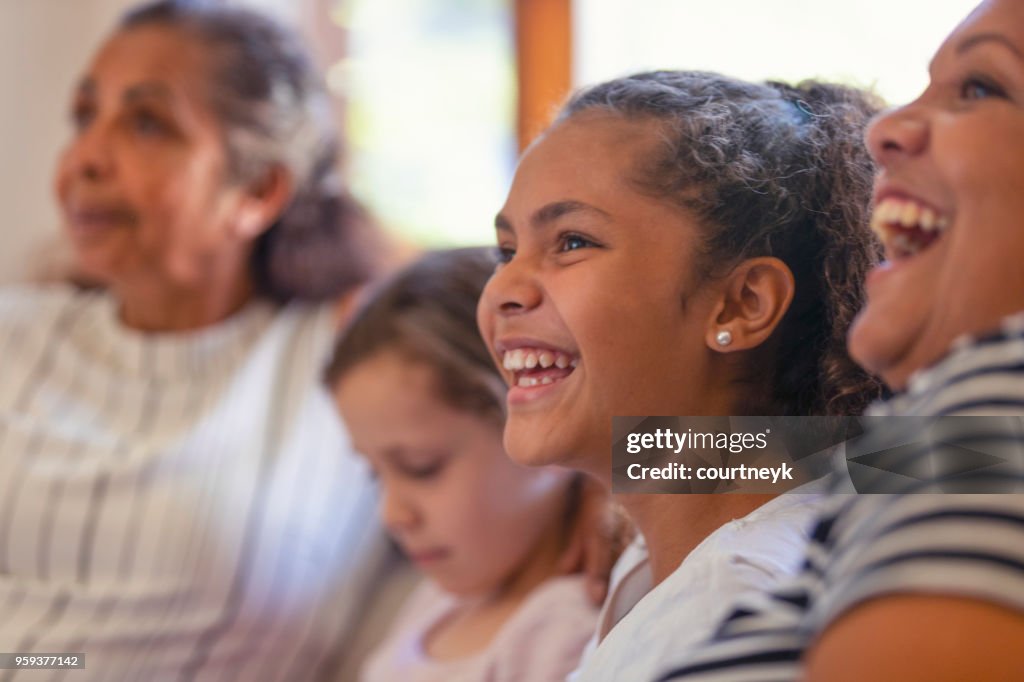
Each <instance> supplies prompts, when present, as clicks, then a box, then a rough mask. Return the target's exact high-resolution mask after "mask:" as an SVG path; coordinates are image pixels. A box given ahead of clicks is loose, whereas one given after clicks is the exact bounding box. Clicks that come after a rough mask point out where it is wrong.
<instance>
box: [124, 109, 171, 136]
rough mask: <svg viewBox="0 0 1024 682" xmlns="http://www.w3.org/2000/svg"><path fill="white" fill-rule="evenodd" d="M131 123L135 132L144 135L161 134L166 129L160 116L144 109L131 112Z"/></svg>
mask: <svg viewBox="0 0 1024 682" xmlns="http://www.w3.org/2000/svg"><path fill="white" fill-rule="evenodd" d="M131 125H132V128H133V129H134V130H135V132H137V133H139V134H140V135H145V136H153V135H162V134H163V133H165V132H167V130H168V126H167V124H166V123H164V122H163V120H162V119H160V117H158V116H156V115H155V114H153V113H152V112H150V111H146V110H144V109H141V110H139V111H136V112H135V113H133V114H132V118H131Z"/></svg>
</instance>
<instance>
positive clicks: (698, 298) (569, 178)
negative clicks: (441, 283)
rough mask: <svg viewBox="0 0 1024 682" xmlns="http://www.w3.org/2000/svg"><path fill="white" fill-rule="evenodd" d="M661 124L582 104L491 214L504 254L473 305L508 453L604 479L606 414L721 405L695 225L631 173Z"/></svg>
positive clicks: (692, 410) (725, 409)
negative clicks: (497, 373) (502, 401)
mask: <svg viewBox="0 0 1024 682" xmlns="http://www.w3.org/2000/svg"><path fill="white" fill-rule="evenodd" d="M658 132H659V131H658V128H657V125H656V124H654V123H638V122H635V121H634V122H629V121H626V120H624V119H621V118H618V117H613V116H611V115H605V114H599V113H583V114H577V115H575V116H573V117H572V118H570V119H569V120H567V121H564V122H562V123H559V124H557V125H556V126H555V127H553V128H552V129H551V130H549V131H548V132H547V133H546V134H545V135H544V137H543V138H541V139H540V141H538V142H537V143H535V144H534V145H533V146H532V147H531V148H530V149H529V151H528V152H527V153H526V155H525V156H524V157H523V159H522V161H521V162H520V165H519V168H518V169H517V171H516V176H515V180H514V181H513V184H512V188H511V191H510V192H509V196H508V199H507V201H506V203H505V206H504V207H503V208H502V210H501V213H500V215H499V216H498V219H497V221H496V224H497V233H498V235H497V236H498V244H499V247H500V250H501V252H502V254H503V260H504V263H503V264H501V265H499V267H498V270H497V272H496V273H495V275H494V276H493V277H492V279H491V280H490V282H489V283H488V285H487V287H486V289H485V290H484V294H483V297H482V298H481V301H480V307H479V311H478V318H479V322H480V327H481V331H482V333H483V336H484V339H485V341H486V342H487V344H488V346H489V347H490V348H491V351H492V354H493V355H494V357H495V360H496V362H497V363H498V365H499V366H503V367H504V374H505V377H506V380H507V381H508V383H509V384H510V386H511V388H510V390H509V393H508V421H507V424H506V428H505V445H506V448H507V450H508V452H509V454H510V455H511V456H512V457H513V458H514V459H516V461H519V462H522V463H525V464H531V465H537V464H550V463H560V464H566V465H569V466H572V467H574V468H577V469H580V470H582V471H586V472H588V473H591V474H594V475H596V476H598V477H599V478H601V479H602V480H606V481H608V480H610V476H611V473H610V466H611V452H610V450H611V448H610V437H611V417H612V416H613V415H646V414H662V415H664V414H681V415H686V414H719V413H720V414H728V413H729V407H730V403H729V401H728V400H727V399H726V398H725V397H724V394H723V393H722V391H723V390H724V389H723V388H722V386H723V384H725V383H727V382H724V381H723V380H722V379H723V377H722V375H721V374H719V375H718V376H716V372H717V371H719V370H720V369H721V368H720V367H718V366H717V365H716V364H715V361H714V359H713V356H715V355H717V354H716V353H714V352H712V351H711V350H709V348H708V345H707V340H708V338H709V336H713V333H714V332H713V331H711V332H709V329H711V327H712V325H711V321H712V320H711V318H712V317H713V314H712V310H713V305H714V303H713V301H714V291H713V287H711V286H703V285H700V284H698V281H699V277H698V276H697V275H696V274H695V272H694V268H693V264H694V257H695V248H696V244H697V230H696V226H695V224H694V222H693V221H692V220H691V219H689V218H688V216H686V215H685V214H684V213H683V211H682V210H681V209H679V208H677V207H675V206H673V205H671V204H670V203H669V202H667V201H659V200H656V199H653V198H650V197H648V196H646V195H644V194H641V193H640V192H639V191H637V190H636V189H635V188H634V186H633V185H632V183H631V177H632V174H633V173H634V172H635V170H636V164H637V163H638V162H640V161H641V159H643V158H645V155H646V154H650V153H652V151H653V150H654V148H655V146H656V145H657V144H658V143H659V136H658ZM545 365H547V367H545Z"/></svg>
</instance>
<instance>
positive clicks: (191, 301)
mask: <svg viewBox="0 0 1024 682" xmlns="http://www.w3.org/2000/svg"><path fill="white" fill-rule="evenodd" d="M246 267H247V266H246V264H245V263H240V264H236V266H235V267H219V268H213V269H212V271H211V272H210V274H209V276H207V277H204V278H200V279H199V280H198V281H192V282H188V283H186V284H182V283H178V282H170V281H167V278H157V277H154V278H149V279H147V280H146V281H141V282H140V281H132V282H130V283H120V282H116V283H114V284H112V285H111V287H110V291H111V293H112V294H113V295H114V297H115V298H116V299H117V301H118V303H119V304H120V317H121V321H122V322H123V323H124V324H125V326H127V327H130V328H132V329H138V330H140V331H146V332H180V331H189V330H194V329H201V328H203V327H208V326H211V325H214V324H217V323H218V322H221V321H223V320H225V319H227V318H228V317H230V316H231V315H233V314H234V313H236V312H238V311H239V310H240V309H241V308H242V307H244V306H245V304H246V303H248V302H249V301H250V300H252V298H253V284H252V280H251V279H250V278H249V276H248V275H247V274H246Z"/></svg>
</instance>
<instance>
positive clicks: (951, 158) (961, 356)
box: [663, 0, 1024, 682]
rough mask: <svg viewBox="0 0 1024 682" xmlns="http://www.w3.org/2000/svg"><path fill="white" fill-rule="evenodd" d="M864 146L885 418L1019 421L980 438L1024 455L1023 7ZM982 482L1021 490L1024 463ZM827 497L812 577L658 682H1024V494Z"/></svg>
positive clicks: (951, 48) (998, 18) (874, 337)
mask: <svg viewBox="0 0 1024 682" xmlns="http://www.w3.org/2000/svg"><path fill="white" fill-rule="evenodd" d="M867 141H868V145H869V147H870V149H871V153H872V154H873V155H874V157H875V159H876V160H877V161H878V163H879V165H880V166H881V172H880V174H879V176H878V180H877V182H876V187H875V195H874V209H875V218H874V224H875V226H876V228H877V229H878V230H879V231H880V233H881V234H882V235H883V238H884V240H885V243H886V253H887V257H888V259H889V262H888V263H887V264H886V265H885V266H883V267H879V268H878V269H877V270H875V271H874V272H873V273H872V274H871V276H870V278H869V281H868V289H867V291H868V303H867V306H866V307H865V309H864V310H863V312H862V313H861V314H860V316H859V317H858V320H857V323H856V325H855V326H854V328H853V330H852V333H851V336H850V350H851V352H852V353H853V355H854V356H855V357H856V358H857V360H858V361H859V362H860V363H861V364H862V365H863V366H865V367H867V368H870V369H871V370H873V371H875V372H878V373H879V374H880V375H881V376H882V377H883V378H884V379H885V381H886V382H887V383H888V384H889V385H890V386H892V388H893V389H896V390H898V391H900V392H901V395H898V396H897V397H896V398H895V399H893V400H891V401H889V402H887V403H884V404H881V405H879V406H878V407H877V408H876V410H875V411H876V413H878V414H885V415H897V416H898V415H918V416H926V417H928V416H937V417H941V416H944V415H975V416H1005V417H1013V418H1012V419H992V420H985V421H984V422H983V423H982V426H983V429H984V430H983V431H981V433H980V435H981V436H982V437H983V438H985V439H986V441H985V442H987V443H991V442H1002V443H1004V444H1006V445H1007V446H1008V447H1009V448H1016V452H1017V453H1020V452H1022V451H1024V437H1022V435H1021V429H1020V416H1021V415H1024V380H1022V375H1021V372H1022V368H1024V268H1022V267H1021V262H1022V261H1024V229H1021V216H1024V192H1022V188H1024V5H1022V4H1021V3H1020V2H1018V1H1017V0H990V1H989V2H985V3H983V4H982V5H980V6H979V7H978V8H977V9H976V10H975V11H974V12H973V13H972V14H971V15H970V16H969V17H968V18H967V19H966V20H965V21H964V22H963V23H962V24H961V25H960V26H959V27H958V28H957V29H956V30H955V31H954V32H953V33H952V35H950V36H949V38H948V39H947V40H946V41H945V43H943V45H942V46H941V47H940V48H939V51H938V53H937V54H936V55H935V58H934V60H933V61H932V67H931V84H930V85H929V86H928V88H927V89H926V90H925V92H924V93H923V94H922V95H921V96H920V97H919V98H918V99H917V100H915V101H914V102H912V103H911V104H908V105H907V106H904V107H902V108H899V109H896V110H894V111H892V112H889V113H888V114H886V115H884V116H882V117H881V118H879V119H878V120H877V121H876V122H875V123H874V125H873V126H872V127H871V129H870V131H869V134H868V137H867ZM897 215H898V216H899V220H897V219H896V218H895V216H897ZM996 439H998V440H996ZM940 445H941V441H940ZM934 451H937V449H936V450H934ZM929 452H930V451H928V450H926V451H925V454H929ZM976 476H977V478H978V480H987V481H988V482H989V483H990V484H992V485H993V486H995V485H998V486H999V489H1002V490H1013V491H1016V492H1018V493H1024V475H1022V474H1021V471H1020V470H1019V469H1017V470H1016V471H1011V472H1006V473H1004V474H1002V475H1000V476H996V475H992V474H988V475H986V474H985V472H984V471H982V472H980V473H978V474H976ZM834 506H835V508H834V509H832V510H831V511H829V512H828V513H827V514H826V515H825V516H824V517H823V518H822V519H821V522H820V524H819V525H818V527H817V531H816V532H815V533H814V543H813V545H812V546H811V547H810V549H809V552H808V557H807V567H806V570H805V571H804V572H803V574H802V575H801V576H800V577H799V578H798V579H797V580H796V581H795V582H794V583H793V584H791V585H789V586H788V587H786V588H785V589H784V590H780V591H779V592H777V593H776V594H775V595H774V596H773V597H771V598H764V599H760V600H755V601H749V602H745V603H741V604H739V605H738V608H737V609H736V611H735V612H734V613H733V615H732V616H731V617H730V618H729V619H728V620H727V621H726V622H725V623H724V624H723V626H722V628H721V629H720V630H719V632H718V634H717V635H716V637H715V639H714V640H713V641H712V642H711V643H710V644H708V645H705V646H702V647H701V648H700V651H699V653H698V654H697V655H696V656H694V657H693V658H692V659H691V660H690V661H689V662H688V663H687V664H686V665H685V666H683V667H681V668H679V669H677V670H675V671H672V672H671V673H670V674H669V675H668V676H667V677H666V678H663V679H673V680H681V681H682V680H685V681H686V682H697V681H698V680H700V681H703V680H708V681H711V680H715V681H719V680H778V681H779V682H783V681H786V682H789V681H796V680H807V681H809V682H854V681H857V682H860V681H862V680H871V681H872V682H896V681H899V682H954V681H960V680H971V682H1004V681H1005V682H1010V681H1011V680H1020V679H1024V494H1002V495H952V494H947V495H913V494H905V495H897V496H894V497H892V498H888V499H886V498H881V499H880V498H878V497H876V496H866V497H861V498H856V499H854V500H853V501H852V502H851V501H842V500H837V501H836V502H835V505H834ZM741 635H742V636H741Z"/></svg>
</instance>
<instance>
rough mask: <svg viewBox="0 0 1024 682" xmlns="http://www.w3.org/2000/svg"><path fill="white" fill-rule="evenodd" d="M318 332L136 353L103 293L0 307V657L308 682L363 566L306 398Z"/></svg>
mask: <svg viewBox="0 0 1024 682" xmlns="http://www.w3.org/2000/svg"><path fill="white" fill-rule="evenodd" d="M333 334H334V319H333V315H332V311H331V310H330V309H329V308H328V307H326V306H308V305H299V304H292V305H289V306H286V307H284V308H275V307H273V306H271V305H270V304H267V303H253V304H250V305H249V306H247V307H246V308H245V309H244V310H242V311H241V312H240V313H238V314H236V315H235V316H233V317H232V318H230V319H229V320H227V321H225V322H223V323H221V324H218V325H216V326H214V327H211V328H207V329H204V330H200V331H198V332H192V333H185V334H144V333H139V332H136V331H132V330H128V329H125V328H124V327H123V326H121V325H120V324H119V322H118V320H117V311H116V306H115V303H114V302H113V301H112V300H111V299H110V298H109V297H108V296H106V295H105V294H102V293H83V292H77V291H74V290H71V289H68V288H63V287H62V288H51V289H38V288H16V289H6V290H2V291H0V651H3V652H23V651H24V652H28V651H34V652H46V653H52V652H84V653H85V654H86V668H85V670H75V671H67V672H66V674H56V675H53V674H51V676H49V677H47V679H63V678H64V677H65V676H66V677H67V679H70V680H76V681H81V680H106V681H109V680H118V681H121V680H147V681H148V680H163V679H168V680H170V679H174V680H179V679H180V680H218V681H221V680H232V679H238V680H311V679H317V675H318V671H321V670H323V669H325V668H326V667H329V664H330V663H331V660H330V659H331V657H332V656H337V655H338V654H339V653H340V652H343V650H344V640H345V637H346V636H347V635H348V634H349V628H350V626H351V625H352V624H353V621H354V618H355V609H357V608H358V606H359V597H361V596H363V595H364V593H365V592H366V585H367V580H368V578H369V577H370V576H371V575H372V573H373V572H374V571H375V570H376V564H377V561H378V559H379V557H380V550H381V548H382V545H381V534H380V533H379V532H378V527H377V525H376V520H375V517H374V513H373V505H374V501H373V497H374V493H373V488H372V483H371V482H370V481H369V480H368V477H367V476H366V474H365V471H364V469H363V467H362V465H361V464H360V463H359V462H358V461H357V459H356V458H355V457H354V456H353V455H352V453H351V450H350V446H349V442H348V438H347V436H346V434H345V431H344V428H343V426H342V425H341V424H340V423H339V422H338V420H337V417H336V416H335V413H334V410H333V406H332V405H331V402H330V398H329V395H328V393H327V391H326V390H325V389H324V388H322V386H321V384H320V372H321V370H322V366H323V363H324V362H325V359H326V356H327V353H328V352H329V350H330V343H331V340H332V337H333ZM37 674H38V673H26V672H21V671H18V672H15V671H9V670H8V671H0V681H6V680H12V679H14V680H23V679H41V678H37V677H33V676H32V675H37Z"/></svg>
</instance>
